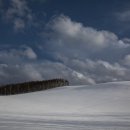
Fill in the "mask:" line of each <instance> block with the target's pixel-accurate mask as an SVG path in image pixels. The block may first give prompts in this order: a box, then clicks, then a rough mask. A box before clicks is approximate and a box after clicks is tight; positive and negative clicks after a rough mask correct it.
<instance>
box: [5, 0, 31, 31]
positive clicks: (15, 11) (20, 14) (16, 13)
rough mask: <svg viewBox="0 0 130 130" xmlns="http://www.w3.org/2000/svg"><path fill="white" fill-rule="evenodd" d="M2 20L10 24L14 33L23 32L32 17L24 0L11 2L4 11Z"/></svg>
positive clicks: (12, 0)
mask: <svg viewBox="0 0 130 130" xmlns="http://www.w3.org/2000/svg"><path fill="white" fill-rule="evenodd" d="M4 18H5V19H6V20H7V22H11V23H12V24H13V26H14V29H15V30H16V31H18V30H23V29H24V28H25V26H26V25H28V24H31V23H32V21H33V16H32V12H31V9H30V8H29V7H28V5H27V2H26V1H25V0H11V2H10V6H9V7H8V9H7V10H6V11H5V14H4Z"/></svg>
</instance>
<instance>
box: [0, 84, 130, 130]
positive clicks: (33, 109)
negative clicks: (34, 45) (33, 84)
mask: <svg viewBox="0 0 130 130" xmlns="http://www.w3.org/2000/svg"><path fill="white" fill-rule="evenodd" d="M36 129H37V130H61V129H62V130H130V82H113V83H104V84H97V85H84V86H64V87H60V88H54V89H51V90H46V91H39V92H33V93H27V94H20V95H12V96H0V130H36Z"/></svg>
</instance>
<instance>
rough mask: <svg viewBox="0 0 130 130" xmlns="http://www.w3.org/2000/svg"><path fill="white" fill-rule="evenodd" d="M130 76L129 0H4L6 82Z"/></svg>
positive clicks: (0, 8) (0, 69)
mask: <svg viewBox="0 0 130 130" xmlns="http://www.w3.org/2000/svg"><path fill="white" fill-rule="evenodd" d="M51 78H65V79H67V80H69V82H70V84H72V85H75V84H77V85H79V84H96V83H103V82H111V81H124V80H130V1H129V0H107V1H106V0H98V1H97V0H0V84H1V85H2V84H8V83H17V82H26V81H31V80H46V79H51Z"/></svg>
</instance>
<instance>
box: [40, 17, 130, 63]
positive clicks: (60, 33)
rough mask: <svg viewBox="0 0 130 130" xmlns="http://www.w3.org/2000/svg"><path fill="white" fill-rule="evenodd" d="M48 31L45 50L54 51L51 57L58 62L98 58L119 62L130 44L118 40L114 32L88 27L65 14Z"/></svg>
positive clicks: (44, 45) (52, 22) (44, 34)
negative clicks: (61, 60)
mask: <svg viewBox="0 0 130 130" xmlns="http://www.w3.org/2000/svg"><path fill="white" fill-rule="evenodd" d="M46 28H47V31H44V32H43V35H42V36H43V37H44V38H46V42H44V44H43V49H44V50H47V51H48V52H50V51H51V54H52V53H53V54H52V56H53V57H54V58H57V59H59V58H60V57H62V58H63V59H65V58H66V57H67V58H72V59H73V58H78V59H86V58H89V59H93V60H95V59H97V58H98V59H101V60H107V61H109V62H110V61H114V60H115V61H118V60H120V58H121V57H120V56H125V55H126V54H127V53H128V51H127V49H128V48H130V44H128V43H126V42H124V41H123V40H121V39H119V38H118V37H117V35H115V34H114V33H112V32H109V31H105V30H96V29H94V28H92V27H85V26H84V25H83V24H82V23H79V22H75V21H72V20H71V19H70V18H69V17H67V16H64V15H61V16H58V17H56V18H54V19H53V20H52V21H51V22H50V23H49V24H47V27H46ZM62 58H61V59H62Z"/></svg>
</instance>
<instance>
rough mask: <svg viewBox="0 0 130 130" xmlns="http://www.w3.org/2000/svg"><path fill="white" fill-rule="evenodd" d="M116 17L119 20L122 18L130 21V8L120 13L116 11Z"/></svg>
mask: <svg viewBox="0 0 130 130" xmlns="http://www.w3.org/2000/svg"><path fill="white" fill-rule="evenodd" d="M116 17H117V19H118V20H120V21H122V22H129V21H130V10H126V11H123V12H118V13H116Z"/></svg>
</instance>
